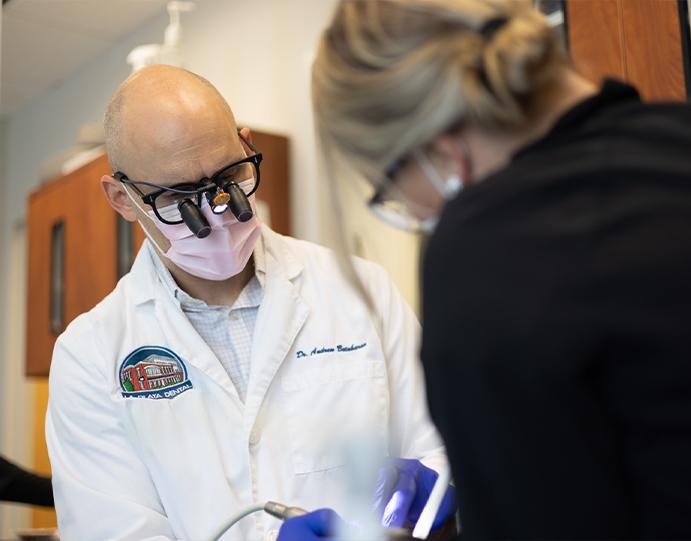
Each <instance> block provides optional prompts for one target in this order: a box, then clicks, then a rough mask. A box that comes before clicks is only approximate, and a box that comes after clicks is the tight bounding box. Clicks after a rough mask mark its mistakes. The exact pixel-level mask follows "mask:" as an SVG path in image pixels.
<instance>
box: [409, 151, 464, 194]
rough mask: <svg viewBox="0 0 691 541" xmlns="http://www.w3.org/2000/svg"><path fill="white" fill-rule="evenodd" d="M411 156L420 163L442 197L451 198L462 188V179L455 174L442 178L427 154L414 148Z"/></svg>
mask: <svg viewBox="0 0 691 541" xmlns="http://www.w3.org/2000/svg"><path fill="white" fill-rule="evenodd" d="M413 156H415V159H416V160H417V162H418V163H419V164H420V167H421V168H422V170H423V171H424V173H425V175H427V178H429V180H430V182H431V183H432V186H434V187H435V188H436V190H437V191H438V192H439V193H440V194H441V196H442V197H443V198H444V199H447V200H448V199H451V198H452V197H453V196H454V195H456V194H457V193H458V192H460V191H461V189H462V188H463V180H462V179H461V177H460V176H459V175H457V174H454V175H451V176H450V177H448V178H447V179H443V178H442V176H441V175H440V174H439V171H437V168H436V167H434V165H432V162H431V161H430V160H429V158H428V157H427V155H426V154H425V153H424V152H423V151H421V150H415V151H414V152H413Z"/></svg>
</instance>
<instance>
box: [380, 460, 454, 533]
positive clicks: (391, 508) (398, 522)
mask: <svg viewBox="0 0 691 541" xmlns="http://www.w3.org/2000/svg"><path fill="white" fill-rule="evenodd" d="M437 477H439V474H438V473H437V472H435V471H434V470H433V469H431V468H428V467H427V466H425V465H424V464H422V462H420V461H419V460H416V459H407V458H394V459H392V460H391V462H390V464H389V465H387V466H386V467H384V468H382V469H381V470H380V471H379V475H378V477H377V485H376V488H375V493H374V504H375V510H376V512H377V516H378V517H380V518H381V524H382V526H384V527H386V528H410V527H412V526H414V525H415V524H416V523H417V521H418V519H419V518H420V513H421V512H422V509H423V508H424V507H425V504H426V503H427V499H428V498H429V495H430V493H431V492H432V487H434V483H435V481H436V480H437ZM455 511H456V490H455V488H454V487H453V486H451V485H449V487H448V488H447V489H446V493H445V494H444V498H443V500H442V503H441V506H440V507H439V511H438V512H437V516H436V517H435V518H434V523H433V524H432V531H434V530H437V529H439V528H440V527H441V526H443V525H444V523H445V522H446V521H447V520H448V519H449V517H451V515H453V514H454V512H455Z"/></svg>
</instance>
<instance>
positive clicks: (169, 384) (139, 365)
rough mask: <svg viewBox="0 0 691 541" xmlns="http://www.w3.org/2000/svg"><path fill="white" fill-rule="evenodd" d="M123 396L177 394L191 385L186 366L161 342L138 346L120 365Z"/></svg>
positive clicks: (153, 396) (155, 397)
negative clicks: (156, 344)
mask: <svg viewBox="0 0 691 541" xmlns="http://www.w3.org/2000/svg"><path fill="white" fill-rule="evenodd" d="M120 388H121V389H122V396H124V397H126V398H129V397H137V398H153V399H162V398H167V399H171V398H175V397H176V396H178V395H180V394H182V393H184V392H185V391H188V390H189V389H191V388H192V382H191V381H190V380H189V379H188V377H187V367H186V366H185V363H184V362H183V361H182V359H181V358H180V357H178V356H177V355H176V354H175V353H174V352H173V351H171V350H169V349H167V348H164V347H160V346H144V347H141V348H137V349H135V350H134V351H133V352H132V353H130V354H129V355H128V356H127V357H126V358H125V360H124V361H122V364H121V365H120Z"/></svg>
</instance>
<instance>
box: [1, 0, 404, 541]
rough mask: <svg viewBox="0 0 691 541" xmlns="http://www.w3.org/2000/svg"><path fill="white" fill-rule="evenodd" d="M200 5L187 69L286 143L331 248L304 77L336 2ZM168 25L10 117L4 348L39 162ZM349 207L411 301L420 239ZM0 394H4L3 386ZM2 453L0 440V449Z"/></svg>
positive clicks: (243, 118)
mask: <svg viewBox="0 0 691 541" xmlns="http://www.w3.org/2000/svg"><path fill="white" fill-rule="evenodd" d="M197 3H198V7H197V10H196V11H194V12H192V13H187V14H184V15H183V32H184V36H183V39H184V56H185V60H186V67H188V68H189V69H191V70H192V71H195V72H197V73H199V74H201V75H203V76H204V77H206V78H208V79H209V80H210V81H211V82H212V83H214V84H215V85H216V86H217V87H218V89H219V90H220V91H221V93H222V94H223V95H224V96H225V97H226V99H227V100H228V102H229V103H230V105H231V107H232V108H233V110H234V111H235V115H236V118H237V119H238V122H239V123H242V124H245V125H248V126H250V127H255V128H258V129H262V130H266V131H271V132H276V133H281V134H284V135H287V136H288V137H289V138H290V145H291V146H290V150H291V154H290V158H291V182H292V184H291V190H292V193H291V195H292V201H293V209H292V224H293V233H294V235H295V236H297V237H301V238H305V239H308V240H313V241H316V242H320V243H322V244H326V245H333V243H334V236H333V234H332V233H331V232H332V231H333V227H335V225H336V224H334V222H333V219H332V215H331V212H330V210H329V205H328V203H327V198H326V196H325V190H324V189H323V185H322V180H321V179H320V178H319V176H318V168H317V156H316V148H315V141H314V132H313V127H312V115H311V105H310V88H309V80H310V77H309V74H310V64H311V60H312V58H313V55H314V48H315V44H316V42H317V39H318V36H319V34H320V32H321V30H322V29H323V28H324V27H325V26H326V24H327V22H328V19H329V16H330V14H331V11H332V9H333V7H334V5H335V3H336V0H294V1H287V0H256V1H253V2H239V1H231V0H198V2H197ZM166 24H167V16H166V15H165V14H161V16H160V17H158V18H157V19H155V20H153V21H151V22H149V23H147V24H145V25H144V26H142V27H140V28H139V29H137V30H136V31H135V32H133V33H132V34H131V35H129V36H128V37H127V38H126V39H125V40H123V41H122V42H121V43H120V44H118V45H117V46H116V47H113V48H112V49H111V50H110V51H108V52H107V53H106V54H104V55H102V56H101V57H99V58H98V59H97V60H96V61H94V62H92V63H90V64H89V65H86V66H84V67H82V68H81V69H80V70H79V71H78V72H77V73H75V74H73V75H72V76H71V77H69V78H68V79H67V80H66V81H64V82H63V83H62V84H60V85H58V86H56V87H55V88H53V89H51V90H50V91H49V92H47V93H46V94H44V95H42V96H41V97H39V98H37V99H36V100H34V101H32V102H30V103H29V104H27V105H26V106H25V107H24V108H22V109H21V110H19V111H17V112H16V113H14V114H12V115H11V116H10V117H9V118H8V119H7V132H6V134H5V135H6V137H5V147H6V154H5V156H0V157H2V159H1V160H0V163H1V165H0V201H2V203H1V205H2V206H0V249H1V250H2V254H5V255H6V257H3V258H0V303H1V305H0V339H3V342H2V343H5V340H4V338H6V337H7V336H8V333H9V332H10V330H11V329H12V332H16V328H14V329H13V328H12V326H11V325H10V323H9V320H10V319H11V317H12V314H11V305H10V298H9V296H8V291H12V290H13V288H14V290H16V288H17V278H16V276H17V273H20V274H21V273H22V272H24V273H25V270H24V268H23V265H24V262H23V260H21V261H17V260H16V258H17V257H19V256H18V255H17V254H18V253H19V252H18V249H17V247H16V244H15V246H14V254H15V256H14V259H15V260H13V258H12V256H11V255H10V254H11V248H12V246H13V245H12V236H13V234H14V233H16V232H17V231H18V230H21V225H22V223H23V221H24V217H25V213H26V196H27V194H28V193H29V192H30V191H31V190H32V189H33V188H35V187H36V186H37V184H38V171H39V165H40V163H41V162H42V161H44V160H45V159H47V158H49V157H50V156H52V155H55V154H56V153H58V152H60V151H63V150H65V149H67V148H69V147H70V146H71V145H72V143H73V142H74V139H75V136H76V133H77V130H78V128H79V126H80V125H81V124H83V123H84V122H88V121H98V120H100V119H101V117H102V114H103V111H104V109H105V106H106V104H107V102H108V99H109V97H110V95H111V94H112V93H113V91H114V90H115V89H116V88H117V86H118V84H119V83H120V82H121V81H122V80H123V79H124V78H125V77H126V76H127V75H128V73H129V67H128V66H127V65H126V64H125V57H126V55H127V53H128V52H129V51H130V50H131V49H132V48H133V47H134V46H136V45H140V44H144V43H154V42H160V41H161V40H162V36H163V31H164V28H165V26H166ZM3 171H4V174H3ZM94 180H95V181H96V179H94ZM354 206H355V207H357V208H356V209H355V210H353V211H351V212H350V213H349V218H350V219H349V224H350V225H349V229H350V232H351V236H352V234H356V235H358V237H359V238H360V241H361V242H360V244H361V246H362V249H361V252H362V254H363V255H365V256H367V257H370V258H371V259H374V260H378V261H380V262H381V263H382V264H384V266H385V267H387V269H388V270H389V272H390V273H391V274H392V276H393V277H394V280H395V281H396V282H397V284H398V285H399V287H400V288H401V290H402V291H403V293H404V295H405V296H406V297H407V298H408V299H409V301H411V302H412V303H413V304H416V297H417V282H416V280H417V277H416V276H417V275H416V272H415V266H416V257H417V252H416V242H415V241H414V240H413V239H410V238H407V237H404V236H402V235H397V234H395V233H394V232H392V231H390V230H388V229H387V228H386V227H384V226H381V225H379V224H378V223H377V222H375V221H373V220H370V219H369V218H368V217H366V216H365V215H364V212H365V211H364V210H363V207H362V206H361V205H360V204H359V202H356V203H355V205H354ZM18 228H19V229H18ZM21 254H23V252H21ZM21 257H23V255H21ZM12 273H14V277H13V275H12ZM22 339H23V337H22ZM20 356H21V355H20V354H19V353H16V352H15V354H14V357H13V358H8V359H4V362H6V363H11V364H12V365H13V367H12V373H13V374H17V373H19V372H18V371H17V369H18V367H20V366H23V361H24V360H23V358H20ZM2 372H3V371H2V370H0V374H2ZM0 394H6V389H3V388H1V387H0ZM13 415H15V414H14V413H13V412H12V411H8V410H5V411H3V412H2V417H3V419H4V420H3V423H4V424H5V425H6V426H7V425H8V423H11V422H14V421H11V420H10V419H8V416H13ZM13 419H14V417H13ZM1 426H2V425H1V424H0V427H1ZM2 432H6V431H0V438H2ZM29 432H30V431H29ZM2 446H3V442H2V440H1V439H0V450H2ZM2 533H3V532H2V531H0V536H2Z"/></svg>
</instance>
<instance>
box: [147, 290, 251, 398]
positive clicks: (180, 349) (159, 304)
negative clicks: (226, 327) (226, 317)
mask: <svg viewBox="0 0 691 541" xmlns="http://www.w3.org/2000/svg"><path fill="white" fill-rule="evenodd" d="M155 288H156V294H155V296H156V306H155V311H156V319H157V320H158V322H159V324H160V326H161V329H162V331H163V335H164V336H165V337H166V338H167V339H168V340H169V342H170V344H169V347H170V349H172V350H173V351H174V352H176V353H177V354H178V355H180V357H182V359H183V360H185V361H187V362H189V364H191V365H192V366H194V367H196V368H198V369H199V370H201V371H202V372H204V373H205V374H206V375H207V376H208V377H210V378H211V379H212V380H213V381H215V382H216V383H217V384H218V385H220V386H221V387H223V389H225V390H226V391H227V392H228V393H229V394H231V395H233V396H234V397H235V398H237V399H238V400H239V397H238V393H237V390H236V389H235V386H234V385H233V383H232V381H230V377H229V376H228V373H227V372H226V371H225V369H224V368H223V366H222V365H221V363H220V361H219V360H218V359H217V358H216V355H215V354H214V353H213V352H212V351H211V348H209V346H208V345H207V344H206V342H205V341H204V340H203V339H202V338H201V337H200V336H199V334H198V333H197V331H195V330H194V327H193V326H192V324H191V323H190V321H189V320H188V319H187V316H185V314H184V312H183V311H182V310H181V309H180V307H179V305H178V304H177V303H176V302H175V301H174V300H173V299H172V298H171V296H170V294H169V293H168V292H167V291H166V290H165V287H164V286H163V284H161V282H160V281H158V280H157V281H156V284H155ZM192 384H194V381H193V382H192Z"/></svg>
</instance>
